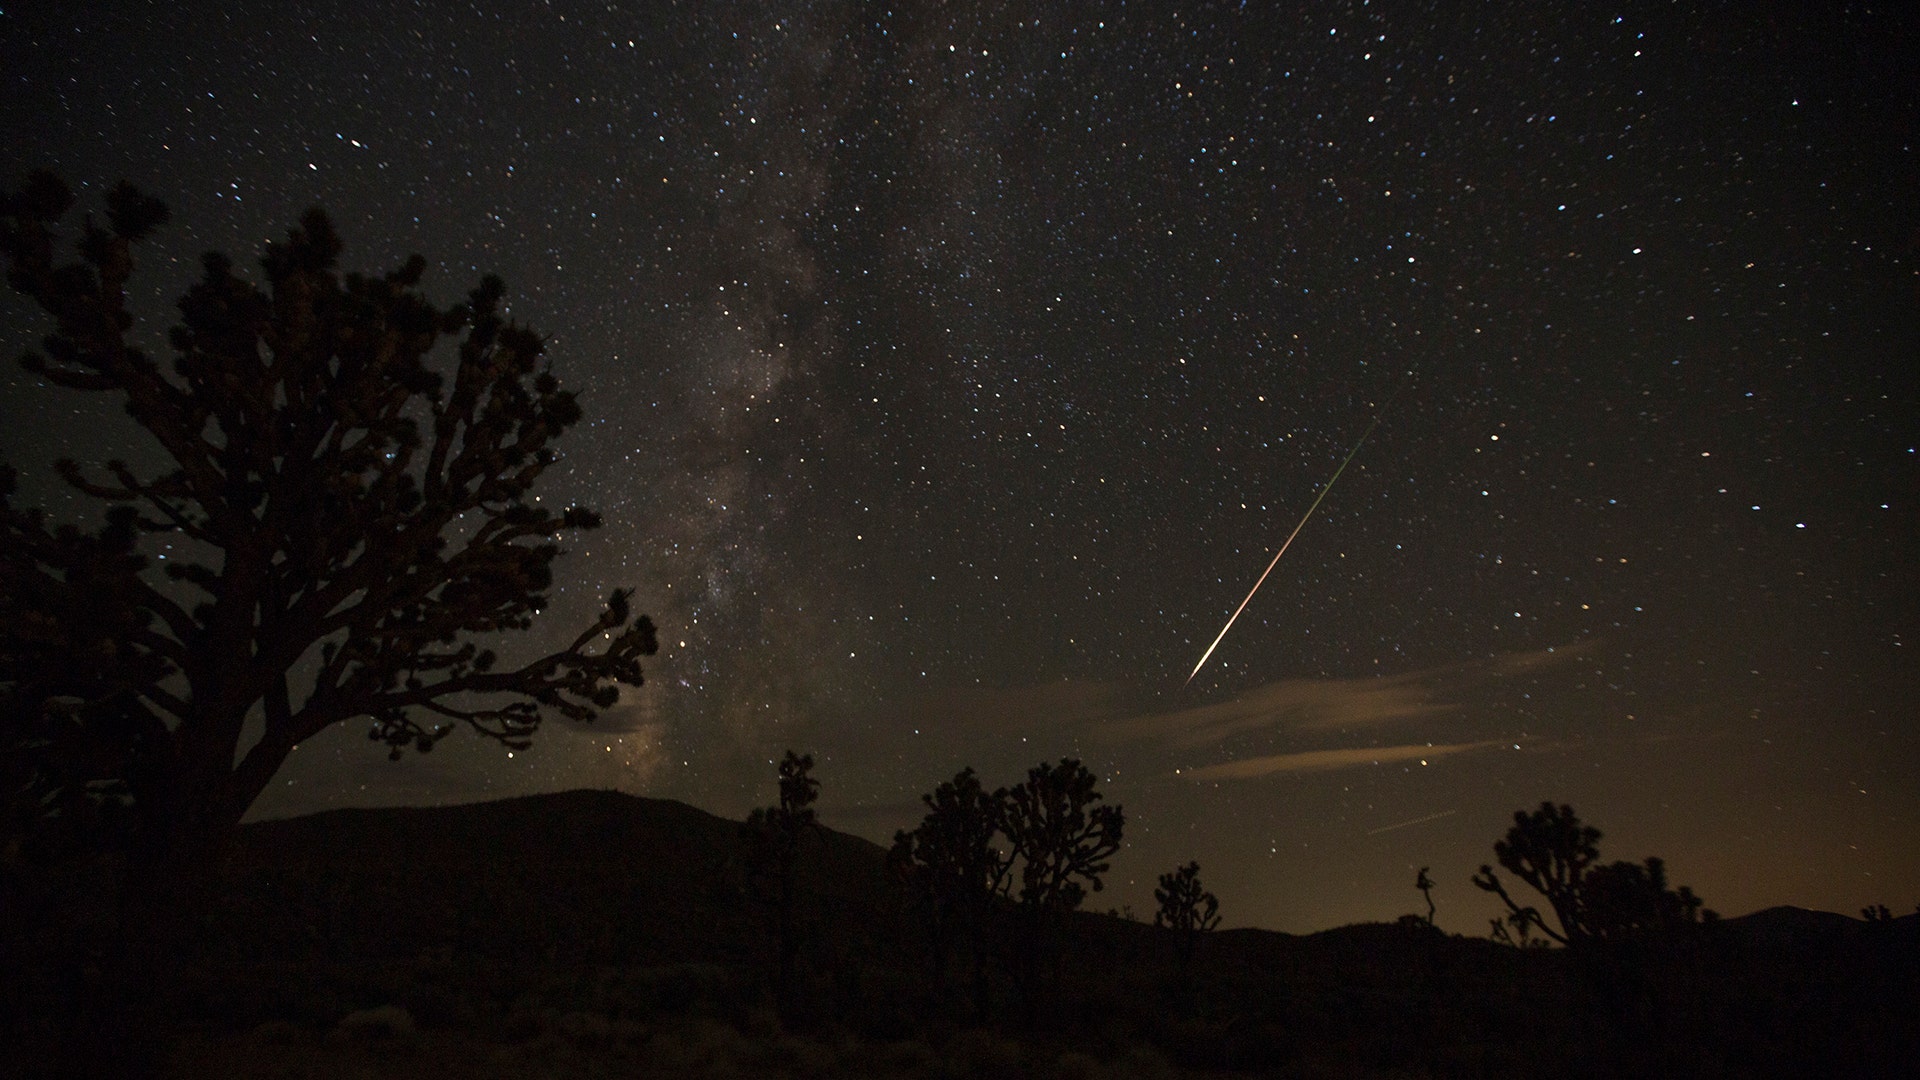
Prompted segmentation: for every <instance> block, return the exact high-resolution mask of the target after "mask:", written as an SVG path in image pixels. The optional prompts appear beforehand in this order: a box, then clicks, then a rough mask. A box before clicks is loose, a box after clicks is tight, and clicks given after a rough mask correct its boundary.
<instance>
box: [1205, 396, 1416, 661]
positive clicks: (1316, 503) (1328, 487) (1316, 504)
mask: <svg viewBox="0 0 1920 1080" xmlns="http://www.w3.org/2000/svg"><path fill="white" fill-rule="evenodd" d="M1396 392H1397V391H1396ZM1387 404H1389V405H1390V404H1392V402H1391V401H1389V402H1388V403H1387ZM1386 411H1387V410H1386V407H1385V406H1382V407H1381V409H1380V411H1379V412H1377V413H1374V414H1373V422H1372V423H1370V424H1368V425H1367V430H1365V431H1363V432H1361V433H1360V439H1359V441H1358V442H1355V443H1354V444H1353V449H1351V450H1349V451H1347V457H1346V460H1344V461H1342V462H1341V463H1340V467H1339V468H1337V469H1335V470H1333V477H1332V479H1330V480H1328V481H1327V482H1326V483H1325V484H1323V485H1321V487H1320V494H1319V495H1316V496H1314V500H1313V505H1312V506H1309V507H1307V512H1306V513H1304V514H1301V515H1300V523H1299V524H1298V525H1295V526H1294V527H1293V531H1292V532H1291V533H1288V534H1287V542H1286V543H1284V544H1281V545H1280V550H1279V551H1277V552H1275V553H1274V556H1273V561H1272V562H1270V563H1268V564H1267V569H1266V572H1265V573H1262V574H1261V575H1260V580H1259V581H1256V582H1254V583H1253V588H1251V589H1248V590H1247V598H1246V599H1245V600H1242V601H1240V606H1239V607H1237V608H1234V609H1233V614H1232V615H1231V616H1228V618H1227V625H1225V626H1223V627H1221V628H1220V635H1219V637H1216V638H1214V639H1213V644H1211V645H1209V646H1207V651H1206V652H1203V653H1201V654H1200V662H1199V663H1197V664H1195V665H1193V670H1192V671H1190V672H1188V673H1187V681H1186V683H1184V684H1182V685H1191V684H1192V683H1193V677H1194V676H1195V675H1198V674H1200V669H1201V668H1203V667H1205V666H1206V665H1207V657H1209V656H1212V655H1213V650H1215V649H1217V648H1219V647H1220V641H1221V639H1222V638H1225V637H1226V636H1227V631H1229V630H1231V629H1233V621H1234V620H1235V619H1238V618H1239V617H1240V613H1241V612H1243V611H1245V610H1247V604H1248V603H1250V602H1252V600H1253V594H1254V593H1257V592H1259V591H1260V586H1262V585H1264V584H1266V581H1267V574H1271V573H1273V568H1274V567H1276V566H1279V565H1280V556H1282V555H1285V554H1286V553H1287V549H1288V548H1289V547H1292V546H1293V538H1294V537H1296V536H1299V535H1300V530H1301V529H1304V528H1306V527H1307V519H1308V518H1310V517H1312V516H1313V512H1314V511H1315V510H1318V509H1320V501H1321V500H1322V499H1325V498H1326V497H1327V492H1329V491H1332V490H1333V485H1334V484H1335V483H1336V482H1338V481H1339V479H1340V474H1341V473H1343V472H1346V471H1347V466H1348V465H1349V464H1351V463H1352V462H1353V456H1354V455H1355V454H1358V453H1359V452H1360V448H1361V447H1362V446H1364V445H1366V442H1367V436H1369V435H1371V434H1373V429H1374V428H1376V427H1379V426H1380V417H1382V416H1384V415H1385V414H1386Z"/></svg>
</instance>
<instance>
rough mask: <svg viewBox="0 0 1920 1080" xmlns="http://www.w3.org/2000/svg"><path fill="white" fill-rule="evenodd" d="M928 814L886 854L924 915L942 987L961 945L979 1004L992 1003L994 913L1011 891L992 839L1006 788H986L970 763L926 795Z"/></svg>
mask: <svg viewBox="0 0 1920 1080" xmlns="http://www.w3.org/2000/svg"><path fill="white" fill-rule="evenodd" d="M920 799H921V801H922V802H924V803H925V804H926V806H927V816H926V817H925V818H924V819H922V820H921V822H920V824H919V825H918V826H916V827H915V828H914V829H913V831H912V832H908V831H906V830H904V829H903V830H901V831H899V832H897V833H895V834H894V837H893V850H892V851H891V852H890V853H889V855H888V860H889V862H890V864H891V865H892V866H893V867H894V869H895V872H896V873H897V874H898V875H899V876H900V877H901V879H902V880H903V881H904V882H905V884H906V886H907V888H908V891H909V892H910V894H911V895H912V896H913V898H914V900H915V901H916V902H917V910H918V911H919V912H921V914H922V916H923V918H924V919H925V924H924V925H925V926H926V929H927V946H928V953H929V956H928V963H929V965H930V971H931V973H932V976H933V980H934V984H935V986H936V988H940V987H944V985H945V983H946V978H947V963H948V957H949V955H950V954H952V953H953V952H955V951H962V952H963V955H964V958H965V960H966V962H967V965H968V971H969V973H970V975H971V978H972V991H973V999H974V1009H975V1011H976V1012H977V1013H981V1014H984V1013H985V1011H986V1008H987V1001H986V996H987V957H988V952H989V948H988V940H987V934H988V919H989V917H990V916H991V914H992V910H993V905H994V901H995V900H996V899H998V898H999V897H1002V896H1004V895H1005V894H1006V890H1007V882H1008V871H1009V869H1010V868H1011V866H1012V863H1013V856H1012V854H1011V853H1003V852H1002V851H1001V850H1000V848H998V847H996V846H995V845H994V842H993V840H994V837H995V836H997V835H998V834H999V831H1000V822H1001V820H1002V818H1003V817H1004V816H1005V813H1006V803H1007V790H1006V789H1005V788H998V789H995V790H994V791H992V792H988V791H987V790H986V789H985V788H983V787H981V785H980V778H979V777H978V776H976V775H974V772H973V770H972V769H971V768H966V769H962V770H960V772H959V773H957V774H956V775H955V776H954V778H953V779H952V780H948V781H946V782H944V783H942V784H941V785H940V786H939V787H936V788H934V789H933V791H932V793H931V794H927V795H922V796H921V797H920Z"/></svg>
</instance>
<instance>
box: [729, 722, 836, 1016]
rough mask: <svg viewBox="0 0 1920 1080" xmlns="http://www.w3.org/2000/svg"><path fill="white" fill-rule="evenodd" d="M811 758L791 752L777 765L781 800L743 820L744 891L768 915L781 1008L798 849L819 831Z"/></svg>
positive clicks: (787, 986) (793, 933)
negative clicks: (744, 848) (746, 889)
mask: <svg viewBox="0 0 1920 1080" xmlns="http://www.w3.org/2000/svg"><path fill="white" fill-rule="evenodd" d="M812 771H813V755H812V754H807V755H805V756H801V755H799V754H795V753H794V752H793V751H791V750H789V751H787V754H786V756H785V757H784V758H782V759H781V761H780V801H779V803H778V804H777V805H774V806H764V807H761V808H760V809H758V810H755V811H754V812H753V813H751V814H749V815H748V816H747V821H746V824H744V825H742V826H741V828H740V835H741V836H742V837H743V838H744V839H745V840H746V841H747V887H748V889H749V891H750V892H751V894H752V896H753V898H754V900H755V901H756V902H758V903H759V904H760V905H761V906H762V907H763V908H765V909H766V912H767V925H768V937H769V939H770V940H771V943H772V946H773V949H772V951H773V957H774V963H773V987H774V997H775V1000H777V1001H779V1002H780V1003H781V1005H782V1007H786V1006H789V1005H790V1004H791V995H792V991H793V969H794V963H795V961H796V960H798V959H799V956H800V940H801V926H800V888H799V866H800V849H801V846H802V844H803V843H805V841H806V839H807V837H808V836H809V835H811V834H812V833H813V831H814V830H815V829H816V828H817V827H818V826H817V825H816V823H815V822H814V817H813V803H814V800H815V799H818V798H819V797H820V781H818V780H815V779H814V778H813V776H812V775H811V774H812Z"/></svg>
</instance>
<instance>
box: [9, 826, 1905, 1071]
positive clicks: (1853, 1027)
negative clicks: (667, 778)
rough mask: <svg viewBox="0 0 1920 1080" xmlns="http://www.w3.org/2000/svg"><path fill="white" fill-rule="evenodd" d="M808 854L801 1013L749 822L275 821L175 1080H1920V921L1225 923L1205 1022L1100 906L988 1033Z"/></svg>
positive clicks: (240, 842)
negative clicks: (789, 1000) (1534, 926)
mask: <svg viewBox="0 0 1920 1080" xmlns="http://www.w3.org/2000/svg"><path fill="white" fill-rule="evenodd" d="M813 837H814V839H813V840H811V841H810V842H809V844H808V846H807V848H806V850H805V851H804V852H803V857H802V859H801V864H800V870H801V874H800V883H801V890H800V891H801V895H802V896H803V897H804V898H805V902H804V905H803V907H802V910H801V911H800V913H799V914H800V918H801V920H802V922H803V923H804V925H805V927H806V934H805V936H804V940H805V948H804V950H803V952H802V955H801V957H800V963H799V969H798V970H799V973H800V976H801V985H802V988H803V991H804V992H803V993H802V995H801V998H802V1000H803V1003H804V1005H805V1007H804V1008H802V1009H800V1010H799V1011H798V1012H796V1013H787V1012H786V1011H784V1010H783V1012H782V1013H781V1014H780V1015H778V1016H776V1015H775V1013H774V1011H773V1010H772V1009H771V1007H770V1005H769V993H768V978H767V974H766V973H767V971H768V961H769V949H770V947H771V946H770V943H769V942H768V941H767V940H766V936H767V935H766V932H765V920H764V918H763V916H762V913H761V912H759V911H757V910H756V909H755V908H754V907H753V905H752V903H751V902H750V900H749V898H748V896H747V895H746V893H745V891H744V889H745V886H744V880H745V878H744V865H743V860H744V858H745V847H744V844H745V841H744V840H743V839H742V836H741V828H740V824H739V823H738V822H734V821H728V820H726V819H722V818H719V817H716V816H714V815H711V814H708V813H706V812H704V811H701V810H698V809H695V808H693V807H691V806H687V805H685V804H683V803H678V802H673V801H669V800H660V799H649V798H642V797H638V796H633V795H626V794H620V793H615V792H607V791H570V792H563V793H559V794H552V795H539V796H529V797H523V798H514V799H507V800H502V801H498V802H487V803H476V804H469V805H461V806H443V807H432V808H392V809H375V810H336V811H328V812H325V813H320V814H315V815H312V816H309V817H301V818H293V819H285V820H277V821H268V822H260V823H256V824H250V825H247V826H245V827H243V828H242V829H241V830H240V832H239V836H238V839H237V841H236V843H235V844H234V845H233V848H232V851H231V853H230V856H229V858H228V859H227V861H226V865H225V867H224V870H223V882H224V885H223V889H222V895H221V898H220V900H219V901H218V902H217V904H216V905H215V907H214V908H212V909H210V910H208V911H207V912H205V913H204V917H203V918H202V919H200V920H199V927H200V930H199V933H200V938H199V940H197V941H196V942H195V943H194V946H193V948H192V949H190V950H188V952H187V955H190V956H192V957H194V959H193V960H192V962H190V963H187V964H185V965H184V966H183V967H182V969H181V970H180V971H179V972H178V980H177V986H176V992H175V1001H174V1002H173V1003H172V1005H173V1007H174V1015H175V1019H174V1022H173V1023H174V1030H176V1031H177V1032H179V1040H180V1041H179V1046H178V1048H177V1049H176V1050H175V1051H174V1052H173V1054H174V1056H173V1060H174V1061H175V1066H174V1068H175V1071H176V1073H177V1074H178V1075H236V1076H294V1075H320V1074H322V1073H324V1072H326V1071H328V1070H332V1071H334V1072H337V1073H341V1074H346V1073H352V1074H357V1075H369V1076H395V1077H398V1076H419V1075H454V1074H460V1075H480V1076H503V1077H508V1076H530V1075H561V1074H572V1073H579V1074H583V1075H676V1076H678V1075H687V1076H700V1075H715V1076H718V1075H755V1076H835V1075H843V1076H926V1077H934V1076H969V1075H978V1076H1097V1075H1111V1076H1161V1077H1166V1076H1177V1075H1221V1074H1233V1075H1276V1076H1361V1077H1366V1076H1381V1077H1385V1076H1485V1075H1555V1076H1562V1077H1577V1076H1596V1077H1597V1076H1610V1075H1623V1074H1625V1073H1641V1074H1652V1073H1657V1074H1660V1075H1672V1076H1684V1075H1697V1076H1805V1075H1823V1076H1876V1075H1887V1076H1892V1075H1902V1074H1903V1073H1902V1070H1903V1069H1904V1068H1905V1066H1906V1065H1907V1064H1908V1063H1910V1062H1911V1061H1913V1060H1920V1058H1916V1057H1915V1055H1916V1054H1920V1030H1917V1029H1920V1020H1916V1017H1920V963H1917V961H1920V916H1903V917H1900V918H1895V919H1890V920H1886V921H1883V922H1873V923H1869V922H1865V921H1862V920H1858V919H1852V918H1848V917H1846V916H1841V915H1834V914H1831V913H1827V912H1809V911H1804V910H1800V909H1796V908H1773V909H1769V910H1767V911H1762V912H1757V913H1755V914H1753V915H1749V916H1745V917H1739V918H1730V919H1727V920H1724V921H1723V922H1721V923H1719V924H1715V925H1712V926H1706V927H1701V928H1699V929H1700V931H1701V933H1700V934H1699V935H1698V936H1697V937H1694V938H1692V939H1690V940H1689V941H1687V942H1686V943H1685V944H1684V946H1683V947H1677V948H1674V949H1663V950H1649V951H1641V952H1637V953H1618V954H1606V955H1604V956H1601V957H1600V959H1598V960H1596V959H1594V956H1593V955H1589V956H1588V957H1584V958H1583V957H1581V956H1578V955H1575V954H1573V953H1570V952H1569V951H1567V950H1563V949H1519V948H1512V947H1508V946H1503V945H1499V944H1496V943H1494V942H1491V941H1488V940H1485V939H1473V938H1462V937H1453V936H1448V935H1446V934H1443V933H1441V932H1439V931H1437V930H1434V929H1433V928H1431V927H1429V926H1426V925H1425V924H1424V923H1422V922H1420V921H1418V920H1407V921H1403V922H1402V923H1399V924H1379V923H1374V924H1361V925H1354V926H1347V927H1341V928H1338V929H1334V930H1328V931H1324V932H1321V933H1317V934H1311V935H1305V936H1295V935H1289V934H1282V933H1275V932H1270V931H1264V930H1255V929H1237V930H1228V931H1217V932H1214V933H1211V934H1208V935H1206V936H1205V940H1204V942H1203V944H1202V945H1201V947H1200V950H1199V953H1198V956H1197V958H1196V959H1195V961H1194V964H1193V971H1194V975H1195V978H1194V980H1193V985H1192V986H1191V987H1188V988H1186V989H1185V990H1184V991H1183V993H1182V994H1181V995H1180V996H1179V999H1178V1007H1176V999H1175V997H1174V996H1173V995H1171V994H1170V993H1169V986H1170V984H1171V980H1172V975H1173V972H1174V965H1175V953H1174V949H1173V946H1172V941H1171V938H1170V936H1169V932H1167V931H1165V930H1162V929H1159V928H1156V927H1152V926H1149V925H1145V924H1142V923H1138V922H1131V921H1128V920H1125V919H1119V918H1114V917H1111V916H1103V915H1096V914H1091V913H1077V914H1075V915H1074V916H1073V917H1072V918H1071V919H1070V920H1068V922H1067V925H1066V933H1065V939H1064V941H1063V942H1062V943H1061V953H1060V955H1061V964H1062V972H1063V975H1062V978H1061V979H1060V983H1059V985H1060V991H1059V993H1057V994H1056V995H1055V997H1054V999H1053V1000H1051V1001H1050V1002H1049V1003H1048V1008H1047V1009H1046V1010H1045V1011H1043V1012H1042V1013H1040V1014H1038V1015H1037V1016H1017V1015H1016V1014H1015V1011H1014V1010H1012V1009H1002V1010H998V1011H995V1012H993V1013H991V1014H989V1015H986V1016H980V1015H975V1014H973V1013H971V1012H970V1010H969V1009H968V1008H967V1007H966V1004H965V1003H964V1002H963V1001H962V1000H960V997H959V996H955V997H953V998H943V997H941V996H939V995H938V994H936V993H935V992H934V991H933V989H932V987H930V986H929V985H928V980H927V979H926V978H925V968H924V964H923V962H922V961H923V957H924V953H923V952H922V949H923V948H924V939H923V938H922V937H921V933H920V929H919V927H918V925H917V922H916V920H915V917H914V913H913V909H912V908H911V907H910V905H909V904H908V902H907V901H906V900H905V898H904V896H903V894H902V893H901V892H900V890H898V889H897V888H896V887H895V886H894V882H893V881H892V879H891V877H890V871H889V867H888V863H887V858H886V852H885V851H884V850H883V849H881V848H880V847H878V846H877V845H874V844H872V843H870V842H868V841H866V840H863V839H860V838H858V837H854V836H849V835H845V834H842V833H837V832H834V831H832V830H830V829H820V830H817V831H816V832H815V833H814V834H813ZM1596 955H1597V954H1596ZM997 1000H999V1001H1001V1002H1003V1003H1005V1002H1011V1001H1012V1000H1013V999H1012V991H1011V987H1010V984H1007V983H1006V982H1005V980H1004V979H1003V980H1002V982H1001V985H1000V988H999V997H998V999H997ZM27 1026H28V1027H29V1028H30V1027H31V1025H27ZM16 1045H20V1046H28V1047H30V1046H31V1045H32V1044H31V1042H30V1041H28V1042H22V1043H18V1044H16ZM23 1060H27V1059H26V1058H24V1057H23ZM315 1070H319V1071H318V1072H316V1071H315ZM1623 1070H1624V1072H1623Z"/></svg>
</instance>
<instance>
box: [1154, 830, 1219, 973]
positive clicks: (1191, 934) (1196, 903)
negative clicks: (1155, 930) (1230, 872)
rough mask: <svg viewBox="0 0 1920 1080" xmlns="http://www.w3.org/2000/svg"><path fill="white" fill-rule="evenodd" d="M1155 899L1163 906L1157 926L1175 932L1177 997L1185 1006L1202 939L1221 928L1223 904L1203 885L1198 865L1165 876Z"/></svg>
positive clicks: (1159, 912)
mask: <svg viewBox="0 0 1920 1080" xmlns="http://www.w3.org/2000/svg"><path fill="white" fill-rule="evenodd" d="M1153 898H1154V899H1155V900H1158V901H1159V902H1160V910H1159V911H1158V912H1155V913H1154V916H1153V925H1155V926H1164V927H1167V928H1168V929H1170V930H1172V931H1173V955H1174V960H1175V965H1176V966H1175V969H1174V993H1175V996H1176V997H1178V998H1179V999H1181V1002H1182V1004H1185V1003H1186V999H1187V998H1188V996H1189V995H1190V992H1191V987H1192V974H1193V957H1194V954H1195V953H1196V952H1198V951H1199V949H1200V935H1202V934H1204V933H1206V932H1207V931H1209V930H1212V929H1213V928H1214V927H1216V926H1219V925H1220V901H1219V899H1218V898H1217V897H1215V896H1214V895H1213V894H1212V893H1210V892H1208V891H1207V890H1206V887H1205V886H1203V885H1201V884H1200V864H1199V862H1197V861H1195V862H1190V863H1188V864H1187V865H1185V866H1182V867H1180V868H1178V869H1176V870H1174V871H1173V872H1172V873H1170V874H1161V875H1160V887H1159V888H1157V889H1155V890H1153Z"/></svg>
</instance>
